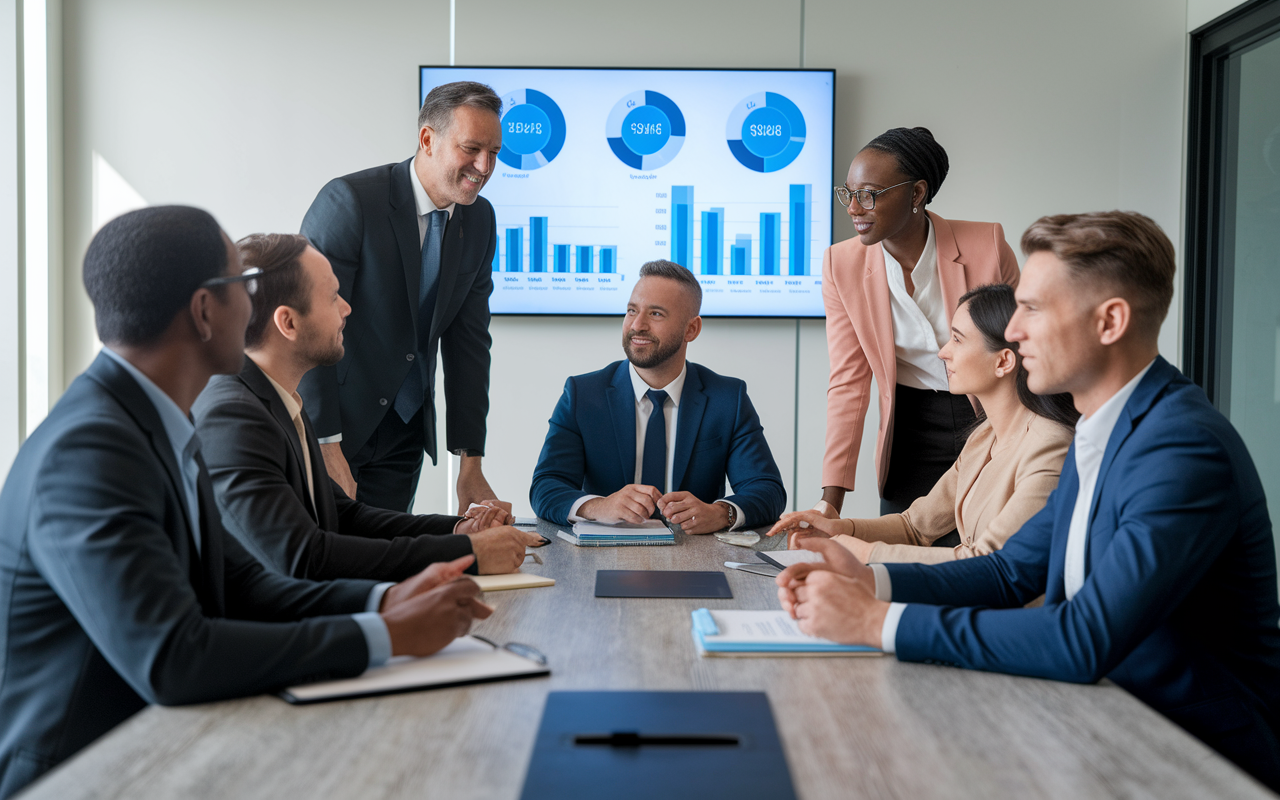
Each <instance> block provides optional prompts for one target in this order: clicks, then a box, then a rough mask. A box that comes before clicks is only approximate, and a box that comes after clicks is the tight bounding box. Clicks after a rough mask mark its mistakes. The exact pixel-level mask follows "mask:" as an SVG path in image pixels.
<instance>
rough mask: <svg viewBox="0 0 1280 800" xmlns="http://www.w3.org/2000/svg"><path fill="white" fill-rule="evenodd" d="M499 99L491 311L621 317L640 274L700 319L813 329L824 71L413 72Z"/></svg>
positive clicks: (826, 137) (826, 89) (821, 211)
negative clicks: (660, 269) (699, 296)
mask: <svg viewBox="0 0 1280 800" xmlns="http://www.w3.org/2000/svg"><path fill="white" fill-rule="evenodd" d="M458 80H473V81H479V82H481V83H485V84H488V85H489V86H491V87H493V89H494V91H496V92H497V93H498V95H499V96H500V97H501V98H502V152H501V154H500V155H499V158H498V164H497V167H496V168H495V170H494V175H493V177H492V178H491V179H490V180H489V183H488V185H487V186H485V188H484V191H483V192H481V194H482V196H484V197H485V198H487V199H488V200H489V202H491V203H492V204H493V207H494V211H495V213H496V214H497V221H498V247H497V251H496V252H495V253H494V259H493V264H492V269H493V279H494V291H493V296H492V297H491V299H490V302H489V305H490V308H491V309H492V311H493V312H494V313H495V314H620V313H622V311H623V310H624V309H625V307H626V300H627V297H628V296H629V295H630V293H631V288H632V285H633V284H634V282H635V278H636V272H637V271H638V270H639V268H640V266H641V265H642V264H643V263H644V262H646V261H651V260H654V259H669V260H671V261H674V262H676V263H677V264H680V265H681V266H684V267H686V268H688V269H689V270H691V271H692V272H693V273H694V274H695V275H697V276H698V279H699V281H700V282H701V284H702V290H703V301H702V313H703V314H704V315H706V316H740V317H820V316H822V315H823V309H822V252H823V250H824V249H825V248H826V247H827V246H829V245H830V244H831V219H832V216H831V215H832V209H833V207H834V203H833V201H832V199H831V175H832V140H833V124H834V119H835V72H834V71H833V70H755V69H751V70H748V69H734V70H713V69H706V70H685V69H576V68H512V67H500V68H499V67H421V68H420V94H419V103H421V101H422V100H424V99H425V98H426V96H427V93H428V92H429V91H431V89H432V88H434V87H436V86H438V85H440V84H443V83H449V82H451V81H458Z"/></svg>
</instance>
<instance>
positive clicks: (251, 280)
mask: <svg viewBox="0 0 1280 800" xmlns="http://www.w3.org/2000/svg"><path fill="white" fill-rule="evenodd" d="M261 277H262V270H261V269H260V268H258V267H249V268H248V269H246V270H245V271H244V272H241V273H240V274H239V275H225V276H223V277H221V278H210V279H209V280H207V281H205V282H204V283H202V284H200V288H201V289H212V288H213V287H214V286H226V285H227V284H229V283H244V289H245V291H246V292H248V293H249V294H250V295H254V294H257V293H258V279H259V278H261Z"/></svg>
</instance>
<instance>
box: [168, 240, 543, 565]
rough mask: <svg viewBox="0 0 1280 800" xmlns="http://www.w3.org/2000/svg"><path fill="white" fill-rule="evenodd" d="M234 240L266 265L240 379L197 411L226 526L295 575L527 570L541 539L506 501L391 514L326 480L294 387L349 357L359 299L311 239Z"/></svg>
mask: <svg viewBox="0 0 1280 800" xmlns="http://www.w3.org/2000/svg"><path fill="white" fill-rule="evenodd" d="M236 246H237V248H238V249H239V251H240V257H241V259H242V260H243V261H244V263H245V264H246V265H247V266H249V267H257V268H259V269H261V270H262V275H261V278H260V280H259V281H258V291H256V292H254V293H253V296H252V300H253V315H252V316H251V317H250V319H249V328H248V330H247V331H246V332H245V353H246V355H247V357H246V358H245V360H244V367H243V368H242V369H241V370H240V374H239V375H215V376H214V377H213V379H212V380H210V381H209V386H208V387H207V388H206V389H205V390H204V391H203V392H201V393H200V397H199V399H197V400H196V403H195V405H194V406H193V407H192V409H191V410H192V413H193V414H194V415H195V420H196V431H197V433H199V435H200V440H201V441H202V442H203V449H204V457H205V461H206V462H207V463H208V465H209V475H210V477H211V478H212V479H213V488H214V492H215V493H216V495H217V497H218V508H219V509H221V511H222V522H223V524H224V525H226V527H227V530H228V532H229V533H231V535H233V536H235V537H236V538H237V539H239V540H240V543H241V544H243V545H244V546H245V548H246V549H247V550H248V551H249V552H250V553H252V554H253V555H255V556H257V557H258V559H259V560H261V561H262V562H263V563H265V564H266V565H267V566H268V567H271V568H272V569H274V570H276V571H277V572H281V573H283V574H285V575H292V576H293V577H295V578H310V579H311V580H329V579H332V578H371V579H373V580H401V579H403V578H407V577H409V576H411V575H413V574H414V573H416V572H418V571H419V570H422V569H425V568H426V567H427V566H428V565H429V564H432V563H435V562H437V561H444V560H448V559H454V558H460V557H462V556H465V555H469V554H471V553H474V554H475V557H476V563H475V564H473V565H472V567H471V568H472V569H473V570H476V571H478V572H480V573H481V574H494V573H502V572H513V571H515V570H517V569H519V568H520V564H521V563H522V562H523V561H524V554H525V546H526V545H532V544H538V543H541V541H542V537H541V536H536V535H534V534H530V533H525V532H523V531H520V530H517V529H515V528H512V527H508V526H502V525H501V519H502V518H504V517H505V515H506V513H507V512H506V511H505V510H504V509H502V508H501V507H498V506H496V505H491V506H487V507H485V508H483V509H482V510H481V509H476V510H474V511H470V512H468V514H467V516H466V517H465V518H462V517H454V516H446V515H440V514H423V515H420V516H419V515H414V514H406V513H404V512H403V511H388V510H386V509H383V508H377V507H374V506H370V505H367V504H365V503H361V502H359V501H357V500H352V499H351V498H349V497H347V495H346V494H345V493H344V492H343V491H342V489H340V488H338V485H337V484H336V483H335V482H333V481H332V480H331V479H330V478H329V476H328V475H327V474H326V473H325V468H324V460H323V458H322V457H321V455H320V444H319V442H317V441H316V435H315V430H314V428H313V427H312V424H311V419H310V417H309V415H308V414H307V410H306V409H305V408H304V406H303V402H302V398H301V397H299V395H298V392H297V387H298V381H299V380H300V379H301V378H302V376H303V375H304V374H306V373H307V372H308V371H309V370H311V369H314V368H315V367H317V366H328V365H331V364H334V363H336V362H337V361H338V360H339V359H341V358H342V352H343V335H342V329H343V323H344V321H345V319H346V317H347V315H348V314H349V313H350V312H351V306H349V305H347V301H346V300H343V299H342V296H341V295H340V294H338V279H337V277H335V276H334V274H333V270H332V269H331V268H330V267H329V262H328V260H326V259H325V257H324V256H323V255H321V254H320V253H319V251H317V250H316V249H315V248H314V247H311V246H310V245H309V244H308V242H307V240H306V237H303V236H299V235H297V234H279V233H276V234H254V235H253V236H246V237H245V238H244V239H241V240H240V241H239V242H237V244H236ZM491 502H492V501H491Z"/></svg>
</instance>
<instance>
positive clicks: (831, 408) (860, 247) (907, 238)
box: [815, 128, 1018, 517]
mask: <svg viewBox="0 0 1280 800" xmlns="http://www.w3.org/2000/svg"><path fill="white" fill-rule="evenodd" d="M947 169H948V161H947V153H946V151H945V150H943V149H942V146H941V145H939V144H938V143H937V142H936V141H934V138H933V135H932V134H931V133H930V132H929V131H928V130H927V129H925V128H894V129H892V130H889V131H886V132H885V133H884V134H882V135H880V136H878V137H876V138H875V139H873V140H871V142H870V143H868V144H867V146H866V147H864V148H863V149H862V151H861V152H859V153H858V155H857V157H856V158H854V160H853V164H852V165H851V166H850V167H849V175H848V179H847V180H846V182H845V184H844V185H843V186H837V187H836V197H837V199H838V201H839V202H840V203H841V204H842V205H844V206H845V208H846V209H847V211H848V214H849V218H850V220H851V221H852V223H853V225H854V227H855V228H856V230H857V232H858V236H857V237H856V238H853V239H849V240H847V241H843V242H840V243H838V244H835V245H832V246H831V247H830V248H828V249H827V251H826V254H825V255H824V256H823V262H822V297H823V301H824V304H825V306H826V313H827V348H828V350H829V352H830V354H831V380H830V383H829V385H828V389H827V442H826V455H825V457H824V458H823V463H822V487H823V488H822V500H821V501H819V503H818V505H817V506H815V508H817V509H819V510H820V511H822V512H823V513H825V514H826V515H827V516H830V517H838V516H839V515H840V509H841V507H842V506H843V504H844V496H845V493H846V492H848V491H852V490H853V482H854V471H855V469H856V468H857V464H858V451H859V449H860V448H861V445H862V428H863V423H864V421H865V420H866V416H867V407H868V405H869V404H870V402H871V379H872V377H873V376H874V377H875V382H876V386H877V393H878V395H879V396H878V398H877V399H878V402H879V406H880V430H879V432H878V433H877V438H876V473H877V479H878V482H877V487H878V489H879V491H880V498H881V504H880V513H882V514H888V513H890V512H895V511H903V510H905V509H906V508H907V506H909V505H910V504H911V502H912V501H913V500H915V499H916V498H917V497H920V496H921V495H923V494H924V493H926V492H927V491H929V487H931V486H933V484H934V482H936V481H937V480H938V478H939V477H940V476H941V475H942V474H943V473H944V472H946V470H947V469H948V468H949V467H950V466H951V464H952V462H954V461H955V459H956V456H957V455H958V454H959V452H960V448H961V447H963V446H964V442H965V434H966V433H967V431H968V430H969V429H970V428H971V426H972V423H973V420H974V411H973V408H972V406H971V405H970V403H969V402H967V401H966V399H965V398H964V397H955V396H952V395H951V394H949V393H948V391H947V381H946V374H945V372H944V371H943V370H942V367H941V364H940V362H939V361H938V359H937V354H938V348H940V347H941V346H942V345H943V344H944V343H945V342H946V340H947V332H948V330H949V329H950V326H951V312H952V310H953V309H955V307H956V304H957V302H958V301H959V298H960V295H962V294H964V293H965V292H967V291H968V290H969V289H972V288H973V287H975V286H981V285H983V284H987V283H1007V284H1010V285H1016V284H1017V281H1018V260H1017V258H1016V257H1015V256H1014V254H1013V250H1012V249H1011V248H1010V247H1009V244H1008V243H1007V242H1006V241H1005V240H1004V230H1003V228H1001V227H1000V225H999V224H998V223H993V222H960V221H956V220H946V219H943V218H942V217H940V216H938V215H937V214H933V213H930V212H928V211H925V210H924V207H925V206H926V205H927V204H928V203H930V202H932V201H933V199H934V197H935V196H936V195H937V193H938V189H939V188H940V187H941V186H942V180H943V178H945V177H946V175H947Z"/></svg>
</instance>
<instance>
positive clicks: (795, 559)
mask: <svg viewBox="0 0 1280 800" xmlns="http://www.w3.org/2000/svg"><path fill="white" fill-rule="evenodd" d="M765 555H767V556H768V557H769V558H772V559H773V560H774V561H777V562H778V563H779V564H781V565H782V566H784V567H789V566H791V565H792V564H805V563H808V562H811V561H821V560H822V554H821V553H815V552H814V551H812V550H770V551H769V552H768V553H765Z"/></svg>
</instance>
